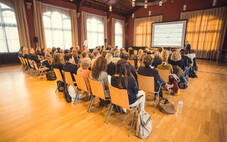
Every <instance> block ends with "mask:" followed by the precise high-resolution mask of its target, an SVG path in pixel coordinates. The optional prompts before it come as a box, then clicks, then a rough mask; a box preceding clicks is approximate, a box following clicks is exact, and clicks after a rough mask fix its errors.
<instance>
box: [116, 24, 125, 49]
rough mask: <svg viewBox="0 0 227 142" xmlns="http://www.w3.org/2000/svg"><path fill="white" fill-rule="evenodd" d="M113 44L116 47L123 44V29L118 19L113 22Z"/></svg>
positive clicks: (120, 46)
mask: <svg viewBox="0 0 227 142" xmlns="http://www.w3.org/2000/svg"><path fill="white" fill-rule="evenodd" d="M115 46H117V47H118V48H122V46H123V29H122V23H121V22H120V21H116V22H115Z"/></svg>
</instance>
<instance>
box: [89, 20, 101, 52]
mask: <svg viewBox="0 0 227 142" xmlns="http://www.w3.org/2000/svg"><path fill="white" fill-rule="evenodd" d="M87 40H88V48H89V49H93V48H95V47H96V46H103V45H104V24H103V22H102V21H101V20H99V19H97V18H94V17H93V18H88V19H87Z"/></svg>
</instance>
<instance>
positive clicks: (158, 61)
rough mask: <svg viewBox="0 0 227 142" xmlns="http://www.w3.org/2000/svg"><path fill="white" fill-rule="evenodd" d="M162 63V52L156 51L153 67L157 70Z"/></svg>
mask: <svg viewBox="0 0 227 142" xmlns="http://www.w3.org/2000/svg"><path fill="white" fill-rule="evenodd" d="M161 63H162V59H161V57H160V52H159V51H155V53H154V59H153V63H152V66H153V67H155V68H157V66H158V65H160V64H161Z"/></svg>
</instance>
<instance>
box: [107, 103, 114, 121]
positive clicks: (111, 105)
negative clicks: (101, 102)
mask: <svg viewBox="0 0 227 142" xmlns="http://www.w3.org/2000/svg"><path fill="white" fill-rule="evenodd" d="M112 109H113V104H111V107H110V112H109V115H108V117H107V120H106V123H108V121H109V119H110V115H111V112H112Z"/></svg>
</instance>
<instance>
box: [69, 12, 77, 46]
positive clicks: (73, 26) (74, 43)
mask: <svg viewBox="0 0 227 142" xmlns="http://www.w3.org/2000/svg"><path fill="white" fill-rule="evenodd" d="M70 17H71V31H72V46H73V47H76V46H78V45H79V44H78V28H77V12H76V10H70Z"/></svg>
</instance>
